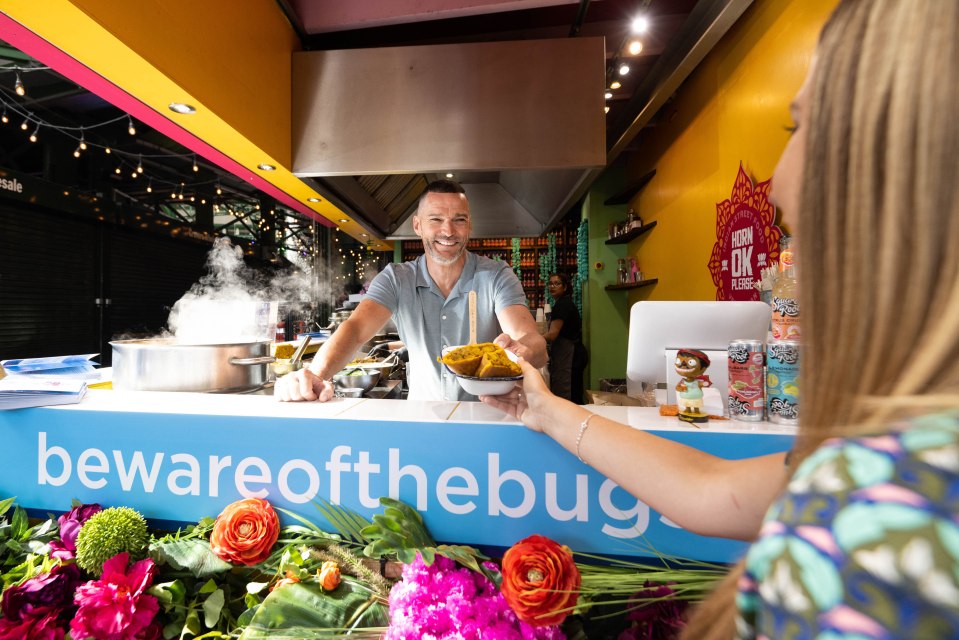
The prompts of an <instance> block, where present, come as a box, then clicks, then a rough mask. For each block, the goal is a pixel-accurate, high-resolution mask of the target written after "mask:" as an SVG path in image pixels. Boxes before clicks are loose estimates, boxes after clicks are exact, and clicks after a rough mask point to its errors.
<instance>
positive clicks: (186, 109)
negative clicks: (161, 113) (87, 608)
mask: <svg viewBox="0 0 959 640" xmlns="http://www.w3.org/2000/svg"><path fill="white" fill-rule="evenodd" d="M168 108H169V109H170V111H175V112H176V113H182V114H184V115H186V114H190V113H196V107H194V106H193V105H192V104H187V103H185V102H171V103H170V104H169V105H168Z"/></svg>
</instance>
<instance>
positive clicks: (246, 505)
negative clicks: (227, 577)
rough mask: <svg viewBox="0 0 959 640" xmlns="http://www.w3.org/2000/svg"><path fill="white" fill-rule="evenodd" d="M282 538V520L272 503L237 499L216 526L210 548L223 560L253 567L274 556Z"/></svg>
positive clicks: (211, 535)
mask: <svg viewBox="0 0 959 640" xmlns="http://www.w3.org/2000/svg"><path fill="white" fill-rule="evenodd" d="M279 537H280V519H279V518H278V517H277V515H276V512H275V511H274V510H273V507H272V506H270V503H269V502H267V501H266V500H261V499H260V498H247V499H245V500H237V501H236V502H234V503H233V504H230V505H228V506H227V508H226V509H224V510H223V513H221V514H220V515H219V516H217V518H216V522H214V523H213V532H212V533H211V534H210V546H211V548H212V549H213V553H215V554H216V555H217V556H219V557H220V558H222V559H224V560H226V561H227V562H232V563H235V564H245V565H247V566H251V565H254V564H258V563H260V562H263V561H264V560H266V559H267V558H268V557H269V556H270V549H272V548H273V545H274V544H275V543H276V539H277V538H279Z"/></svg>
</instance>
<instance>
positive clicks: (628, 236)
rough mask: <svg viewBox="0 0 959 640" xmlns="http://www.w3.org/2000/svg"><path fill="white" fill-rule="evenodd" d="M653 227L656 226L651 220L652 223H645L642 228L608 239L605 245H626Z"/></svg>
mask: <svg viewBox="0 0 959 640" xmlns="http://www.w3.org/2000/svg"><path fill="white" fill-rule="evenodd" d="M655 226H656V221H655V220H653V221H652V222H647V223H646V224H644V225H643V226H641V227H636V228H635V229H633V230H632V231H627V232H626V233H624V234H623V235H620V236H616V237H615V238H610V239H609V240H607V241H606V244H626V243H627V242H629V241H630V240H632V239H634V238H638V237H639V236H641V235H643V234H644V233H646V232H647V231H649V230H650V229H652V228H653V227H655Z"/></svg>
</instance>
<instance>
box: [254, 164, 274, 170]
mask: <svg viewBox="0 0 959 640" xmlns="http://www.w3.org/2000/svg"><path fill="white" fill-rule="evenodd" d="M256 168H257V169H259V170H260V171H276V167H274V166H273V165H272V164H266V163H262V164H258V165H256Z"/></svg>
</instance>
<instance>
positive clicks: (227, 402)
mask: <svg viewBox="0 0 959 640" xmlns="http://www.w3.org/2000/svg"><path fill="white" fill-rule="evenodd" d="M49 408H50V409H51V410H57V411H111V412H113V411H116V412H131V413H162V414H183V415H209V416H247V417H264V418H265V417H269V418H290V419H294V420H297V419H310V420H315V419H317V418H321V419H322V418H337V419H347V420H378V421H386V422H460V423H470V424H472V423H481V424H490V423H493V424H519V422H518V421H516V420H514V419H513V418H511V417H510V416H508V415H506V414H505V413H503V412H502V411H500V410H499V409H494V408H493V407H490V406H489V405H486V404H483V403H482V402H457V401H415V400H372V399H366V398H334V399H333V400H330V401H329V402H276V401H275V400H274V399H273V398H272V397H270V396H263V395H242V394H241V395H221V394H208V393H179V392H163V393H159V392H150V391H110V390H103V389H91V390H89V391H88V392H87V397H86V398H84V400H83V401H82V402H81V403H79V404H74V405H63V406H58V407H49ZM586 408H587V409H589V410H590V411H592V412H593V413H596V414H598V415H601V416H603V417H606V418H610V419H611V420H616V421H618V422H622V423H624V424H628V425H630V426H632V427H634V428H636V429H645V430H649V431H680V432H682V431H686V432H693V433H752V434H785V435H794V434H795V433H796V428H795V427H792V426H788V425H778V424H772V423H769V422H740V421H738V420H711V421H709V422H708V423H705V424H701V425H699V426H698V427H697V426H692V425H689V424H687V423H685V422H680V420H679V419H678V418H675V417H668V416H661V415H659V410H658V409H656V408H650V407H622V406H610V405H586Z"/></svg>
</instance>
